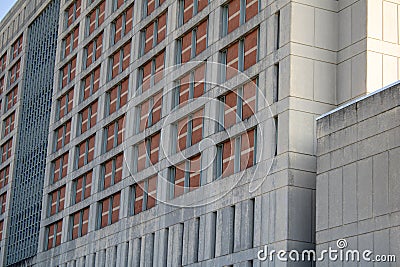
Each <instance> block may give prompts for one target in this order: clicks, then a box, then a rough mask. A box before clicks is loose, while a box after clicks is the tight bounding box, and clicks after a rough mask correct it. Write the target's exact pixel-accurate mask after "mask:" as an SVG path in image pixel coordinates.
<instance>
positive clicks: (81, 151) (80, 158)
mask: <svg viewBox="0 0 400 267" xmlns="http://www.w3.org/2000/svg"><path fill="white" fill-rule="evenodd" d="M94 142H95V135H93V136H91V137H89V138H88V139H86V140H85V141H84V142H82V143H80V144H79V145H78V146H77V148H76V158H75V169H79V168H81V167H82V166H84V165H86V164H88V163H89V162H91V161H92V160H93V158H94V144H95V143H94Z"/></svg>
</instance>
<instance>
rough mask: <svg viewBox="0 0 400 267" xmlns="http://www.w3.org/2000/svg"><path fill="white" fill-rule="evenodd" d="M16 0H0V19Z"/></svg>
mask: <svg viewBox="0 0 400 267" xmlns="http://www.w3.org/2000/svg"><path fill="white" fill-rule="evenodd" d="M15 2H17V0H0V20H2V19H3V17H4V16H5V15H6V14H7V12H8V11H9V10H10V8H11V7H12V6H13V5H14V3H15Z"/></svg>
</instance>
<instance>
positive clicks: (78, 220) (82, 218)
mask: <svg viewBox="0 0 400 267" xmlns="http://www.w3.org/2000/svg"><path fill="white" fill-rule="evenodd" d="M88 224H89V207H87V208H85V209H83V210H80V211H78V212H76V213H74V214H72V216H71V217H70V224H69V226H70V229H69V240H74V239H76V238H78V237H82V236H84V235H86V234H87V233H88Z"/></svg>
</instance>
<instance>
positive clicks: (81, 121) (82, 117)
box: [78, 100, 98, 135]
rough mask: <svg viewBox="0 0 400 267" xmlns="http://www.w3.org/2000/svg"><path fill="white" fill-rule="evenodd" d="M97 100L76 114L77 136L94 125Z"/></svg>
mask: <svg viewBox="0 0 400 267" xmlns="http://www.w3.org/2000/svg"><path fill="white" fill-rule="evenodd" d="M97 107H98V102H97V100H96V101H94V102H93V103H91V104H90V105H89V106H88V107H86V108H85V109H83V110H82V111H81V112H79V114H78V135H80V134H83V133H84V132H86V131H87V130H89V129H90V128H92V127H93V126H95V125H96V122H97Z"/></svg>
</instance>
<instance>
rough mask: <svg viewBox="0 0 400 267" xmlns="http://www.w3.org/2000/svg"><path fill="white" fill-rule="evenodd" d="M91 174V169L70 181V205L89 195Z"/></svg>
mask: <svg viewBox="0 0 400 267" xmlns="http://www.w3.org/2000/svg"><path fill="white" fill-rule="evenodd" d="M92 174H93V173H92V171H90V172H88V173H85V174H84V175H82V176H80V177H79V178H77V179H75V180H74V181H73V182H72V205H75V204H77V203H79V202H81V201H83V200H85V199H87V198H88V197H90V194H91V189H92Z"/></svg>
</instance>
